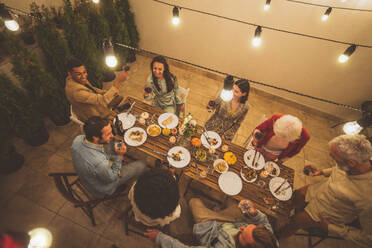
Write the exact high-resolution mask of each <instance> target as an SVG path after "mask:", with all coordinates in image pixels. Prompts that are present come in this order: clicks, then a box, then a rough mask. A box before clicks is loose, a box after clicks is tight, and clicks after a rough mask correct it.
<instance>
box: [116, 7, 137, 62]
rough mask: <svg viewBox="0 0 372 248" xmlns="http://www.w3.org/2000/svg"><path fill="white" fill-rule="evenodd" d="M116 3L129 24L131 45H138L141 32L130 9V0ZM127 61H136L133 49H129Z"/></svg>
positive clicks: (123, 19)
mask: <svg viewBox="0 0 372 248" xmlns="http://www.w3.org/2000/svg"><path fill="white" fill-rule="evenodd" d="M115 3H116V7H117V9H118V10H119V13H120V16H121V19H122V21H123V22H125V23H126V25H127V29H128V33H129V39H130V45H131V46H132V47H138V43H139V34H138V31H137V27H136V23H135V21H134V14H133V12H132V11H131V10H130V5H129V1H128V0H117V1H116V2H115ZM127 61H128V62H130V63H132V62H134V61H136V53H135V52H134V51H133V50H129V51H128V58H127Z"/></svg>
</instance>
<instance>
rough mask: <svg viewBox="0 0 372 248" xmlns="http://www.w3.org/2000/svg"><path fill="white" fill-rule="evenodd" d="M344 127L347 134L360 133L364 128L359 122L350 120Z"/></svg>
mask: <svg viewBox="0 0 372 248" xmlns="http://www.w3.org/2000/svg"><path fill="white" fill-rule="evenodd" d="M343 129H344V132H345V133H346V134H350V135H355V134H358V133H360V131H362V129H363V128H362V127H361V126H360V125H359V124H358V122H356V121H350V122H347V123H345V125H344V128H343Z"/></svg>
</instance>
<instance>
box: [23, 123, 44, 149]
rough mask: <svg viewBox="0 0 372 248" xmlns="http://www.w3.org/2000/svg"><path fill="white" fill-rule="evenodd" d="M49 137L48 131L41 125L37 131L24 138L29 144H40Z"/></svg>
mask: <svg viewBox="0 0 372 248" xmlns="http://www.w3.org/2000/svg"><path fill="white" fill-rule="evenodd" d="M48 139H49V133H48V131H47V130H46V128H45V127H44V126H43V127H42V128H40V129H39V130H38V131H37V132H35V133H33V134H32V136H31V137H27V138H25V140H26V142H27V143H28V144H29V145H31V146H41V145H42V144H45V143H46V142H47V141H48Z"/></svg>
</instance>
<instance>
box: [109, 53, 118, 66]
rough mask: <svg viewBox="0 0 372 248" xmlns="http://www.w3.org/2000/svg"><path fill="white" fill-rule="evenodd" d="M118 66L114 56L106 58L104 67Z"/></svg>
mask: <svg viewBox="0 0 372 248" xmlns="http://www.w3.org/2000/svg"><path fill="white" fill-rule="evenodd" d="M117 64H118V60H117V59H116V57H115V56H114V55H109V56H106V65H107V66H109V67H115V66H116V65H117Z"/></svg>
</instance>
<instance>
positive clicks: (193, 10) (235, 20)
mask: <svg viewBox="0 0 372 248" xmlns="http://www.w3.org/2000/svg"><path fill="white" fill-rule="evenodd" d="M152 1H154V2H158V3H160V4H164V5H168V6H172V7H174V6H175V5H174V4H170V3H167V2H163V1H160V0H152ZM177 7H178V8H180V9H184V10H189V11H192V12H197V13H200V14H205V15H209V16H214V17H218V18H222V19H226V20H229V21H234V22H239V23H242V24H246V25H250V26H254V27H257V26H261V27H262V28H264V29H268V30H273V31H277V32H282V33H287V34H293V35H298V36H303V37H308V38H313V39H318V40H323V41H329V42H333V43H338V44H344V45H349V46H350V45H355V46H359V47H364V48H372V45H365V44H357V43H354V42H344V41H339V40H333V39H328V38H323V37H319V36H314V35H309V34H302V33H297V32H293V31H288V30H284V29H279V28H273V27H269V26H264V25H260V24H255V23H251V22H246V21H242V20H238V19H234V18H230V17H226V16H221V15H217V14H213V13H209V12H205V11H201V10H197V9H191V8H188V7H183V6H180V5H177Z"/></svg>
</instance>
